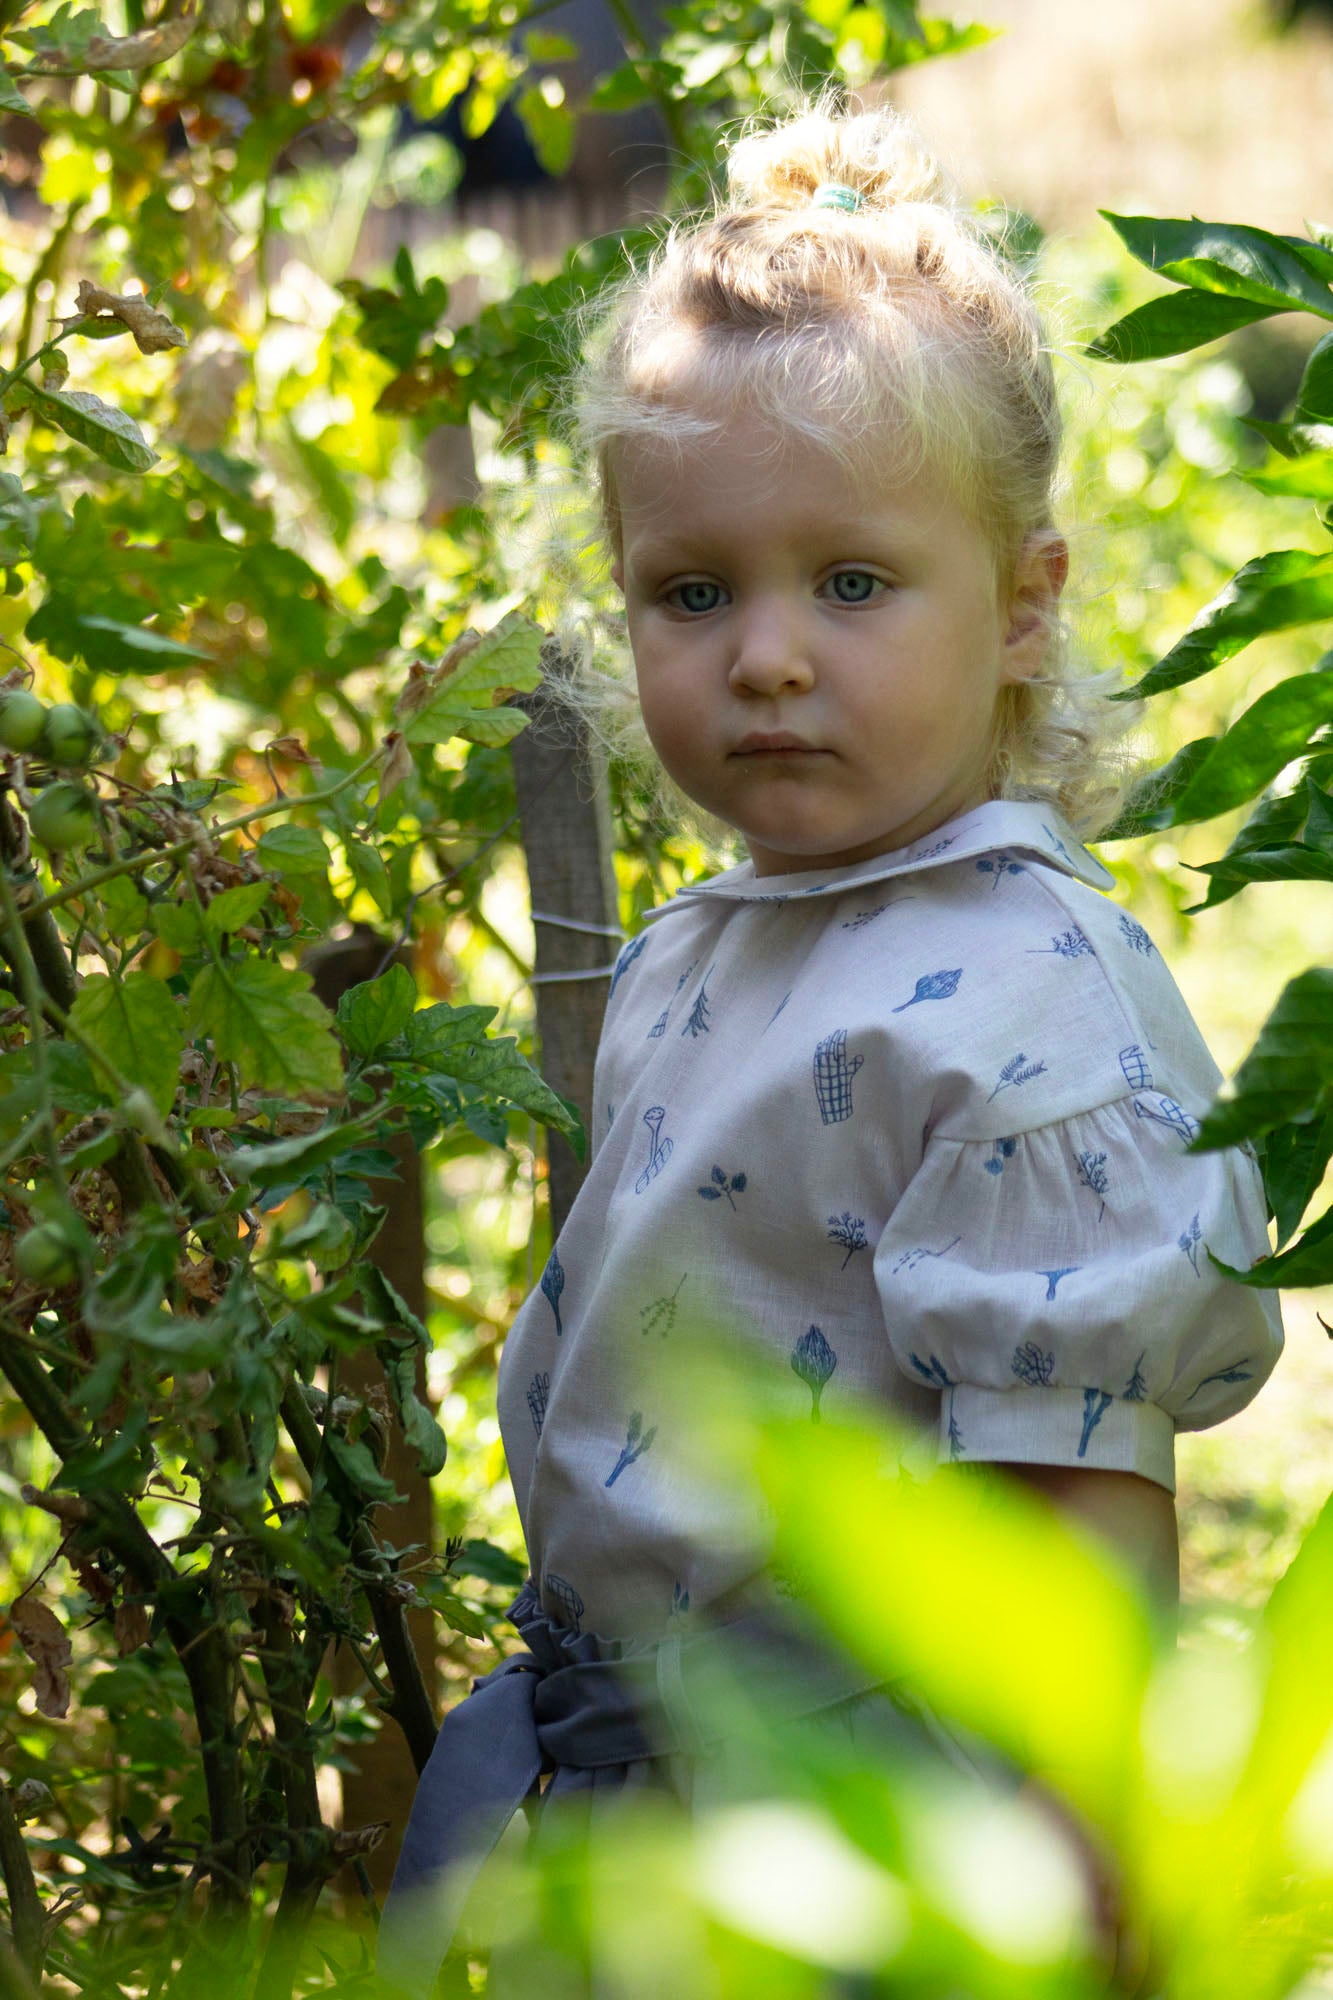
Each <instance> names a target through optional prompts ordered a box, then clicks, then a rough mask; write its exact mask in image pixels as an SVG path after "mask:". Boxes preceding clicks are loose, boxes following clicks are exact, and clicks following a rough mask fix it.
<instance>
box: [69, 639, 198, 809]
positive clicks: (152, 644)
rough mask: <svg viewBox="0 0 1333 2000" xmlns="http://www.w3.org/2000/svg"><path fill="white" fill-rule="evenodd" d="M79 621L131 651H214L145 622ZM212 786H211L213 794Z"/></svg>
mask: <svg viewBox="0 0 1333 2000" xmlns="http://www.w3.org/2000/svg"><path fill="white" fill-rule="evenodd" d="M79 624H80V625H81V626H86V627H87V629H88V630H89V631H92V632H110V633H111V634H112V635H113V636H114V637H115V638H117V639H119V640H120V643H121V645H122V646H127V647H128V648H129V650H130V652H132V653H148V654H151V655H152V656H153V657H154V658H155V659H157V660H159V661H161V660H211V659H212V658H213V655H212V654H211V653H209V652H205V651H204V650H203V649H202V648H201V647H199V646H187V645H186V644H185V642H184V640H183V639H173V638H171V637H169V636H168V634H167V633H165V632H154V631H153V630H152V629H151V627H150V626H147V625H127V624H125V623H124V622H123V620H121V619H119V618H94V617H93V616H92V615H91V614H90V613H85V615H84V616H83V617H81V618H80V620H79ZM215 789H216V788H215V787H210V796H212V792H213V790H215Z"/></svg>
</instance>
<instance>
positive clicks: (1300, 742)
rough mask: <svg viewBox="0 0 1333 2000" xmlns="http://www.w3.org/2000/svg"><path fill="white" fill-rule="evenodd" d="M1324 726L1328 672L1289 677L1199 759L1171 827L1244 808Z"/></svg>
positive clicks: (1332, 713)
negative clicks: (1237, 807) (1233, 808)
mask: <svg viewBox="0 0 1333 2000" xmlns="http://www.w3.org/2000/svg"><path fill="white" fill-rule="evenodd" d="M1330 464H1331V465H1333V460H1330ZM1328 723H1333V673H1318V672H1316V673H1309V674H1293V675H1292V677H1291V678H1290V680H1285V681H1281V682H1279V684H1278V685H1277V687H1274V688H1269V690H1268V692H1267V693H1266V694H1261V695H1260V697H1259V699H1258V701H1256V702H1254V703H1253V704H1252V706H1251V707H1249V708H1247V709H1246V710H1245V713H1244V714H1243V715H1241V716H1240V717H1238V719H1237V720H1236V721H1235V722H1233V723H1232V725H1231V727H1230V729H1228V730H1227V732H1226V734H1225V735H1224V736H1223V737H1222V738H1221V740H1220V741H1219V742H1217V743H1216V744H1215V745H1214V747H1213V749H1212V750H1211V751H1210V752H1209V754H1208V755H1207V756H1206V757H1204V758H1203V760H1202V762H1201V763H1200V764H1199V765H1198V767H1197V769H1196V770H1195V772H1194V775H1193V777H1192V778H1191V780H1190V782H1189V783H1188V784H1187V785H1186V787H1185V789H1184V791H1183V792H1181V794H1180V796H1179V797H1178V798H1177V800H1176V802H1175V811H1174V815H1173V818H1172V821H1171V824H1172V825H1173V826H1183V825H1185V823H1186V822H1187V821H1191V820H1201V819H1213V818H1215V817H1216V815H1217V814H1218V813H1224V812H1230V811H1231V809H1232V807H1233V806H1239V805H1244V803H1245V801H1246V800H1247V799H1252V798H1253V797H1254V796H1255V794H1256V793H1257V792H1260V791H1262V790H1263V788H1264V786H1265V785H1266V784H1268V783H1269V781H1270V780H1271V779H1273V778H1275V777H1276V776H1277V774H1278V772H1279V771H1281V770H1283V769H1284V768H1285V767H1286V766H1287V765H1288V764H1291V763H1294V762H1295V760H1296V758H1297V757H1299V756H1300V755H1301V753H1302V751H1304V750H1306V749H1307V748H1308V746H1309V742H1310V738H1311V736H1312V735H1313V734H1314V733H1315V731H1316V730H1319V729H1322V728H1323V727H1324V726H1325V725H1326V724H1328Z"/></svg>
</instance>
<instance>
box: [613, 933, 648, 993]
mask: <svg viewBox="0 0 1333 2000" xmlns="http://www.w3.org/2000/svg"><path fill="white" fill-rule="evenodd" d="M647 945H648V933H647V931H640V932H639V935H638V936H637V937H636V938H631V939H630V941H629V943H628V944H627V945H626V946H625V949H624V950H623V951H622V952H621V954H620V956H619V958H618V959H617V960H616V964H615V970H614V972H613V973H612V974H611V991H610V992H609V993H608V994H607V996H606V997H607V1000H608V1002H610V1001H612V1000H614V999H615V995H616V988H617V986H619V984H620V982H621V980H622V979H623V978H624V977H625V974H626V973H627V972H628V971H629V969H630V967H631V966H632V965H633V963H634V961H635V959H636V958H639V957H641V956H642V954H643V952H644V951H645V950H646V949H647Z"/></svg>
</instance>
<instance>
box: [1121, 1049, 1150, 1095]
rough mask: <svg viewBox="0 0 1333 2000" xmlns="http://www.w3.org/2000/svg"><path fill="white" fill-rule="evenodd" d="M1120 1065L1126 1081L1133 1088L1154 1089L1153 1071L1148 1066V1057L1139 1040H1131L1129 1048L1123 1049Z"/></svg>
mask: <svg viewBox="0 0 1333 2000" xmlns="http://www.w3.org/2000/svg"><path fill="white" fill-rule="evenodd" d="M1120 1067H1121V1069H1122V1071H1123V1072H1124V1077H1125V1082H1126V1083H1127V1084H1128V1085H1129V1087H1130V1089H1131V1090H1151V1089H1152V1071H1151V1069H1150V1068H1149V1067H1148V1058H1147V1056H1145V1055H1144V1053H1143V1050H1142V1049H1141V1048H1140V1047H1139V1045H1138V1043H1137V1042H1131V1043H1130V1045H1129V1047H1128V1048H1127V1049H1121V1051H1120Z"/></svg>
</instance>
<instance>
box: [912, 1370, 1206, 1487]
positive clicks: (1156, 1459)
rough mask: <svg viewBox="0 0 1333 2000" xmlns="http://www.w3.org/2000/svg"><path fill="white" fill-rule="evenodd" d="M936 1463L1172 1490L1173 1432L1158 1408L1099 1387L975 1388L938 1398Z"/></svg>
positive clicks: (959, 1387)
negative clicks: (991, 1464) (1075, 1468)
mask: <svg viewBox="0 0 1333 2000" xmlns="http://www.w3.org/2000/svg"><path fill="white" fill-rule="evenodd" d="M940 1457H941V1458H942V1459H953V1460H959V1461H963V1460H992V1461H1010V1462H1012V1463H1016V1464H1019V1465H1088V1466H1094V1467H1096V1468H1098V1469H1099V1470H1101V1471H1105V1472H1137V1473H1139V1474H1140V1475H1141V1477H1143V1478H1144V1479H1151V1480H1154V1481H1155V1482H1156V1484H1157V1485H1158V1486H1164V1487H1165V1488H1166V1490H1167V1492H1168V1493H1174V1492H1175V1490H1176V1426H1175V1422H1174V1419H1173V1418H1171V1417H1169V1416H1168V1415H1167V1413H1166V1411H1165V1410H1163V1409H1161V1408H1159V1407H1158V1405H1157V1404H1156V1403H1131V1402H1127V1401H1126V1400H1125V1398H1124V1397H1123V1396H1112V1395H1111V1394H1110V1393H1109V1392H1108V1391H1105V1390H1101V1389H976V1388H970V1387H969V1386H968V1384H967V1383H965V1382H962V1383H959V1384H958V1385H957V1386H956V1387H954V1388H948V1389H945V1390H944V1392H943V1394H942V1395H941V1398H940Z"/></svg>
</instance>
